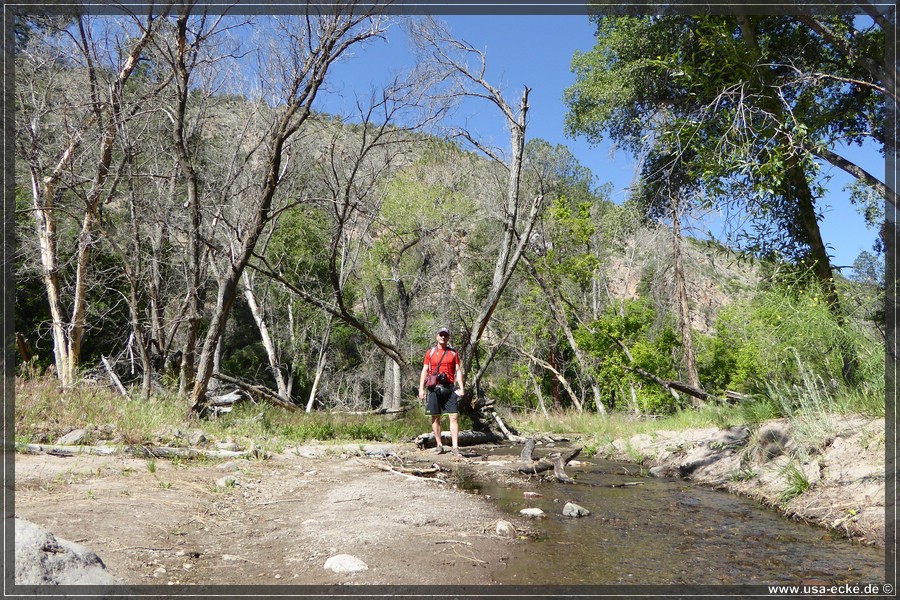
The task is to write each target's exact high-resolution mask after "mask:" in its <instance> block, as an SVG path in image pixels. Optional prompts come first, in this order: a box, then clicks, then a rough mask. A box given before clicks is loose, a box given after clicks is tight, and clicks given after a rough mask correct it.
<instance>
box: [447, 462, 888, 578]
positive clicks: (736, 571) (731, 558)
mask: <svg viewBox="0 0 900 600" xmlns="http://www.w3.org/2000/svg"><path fill="white" fill-rule="evenodd" d="M504 450H505V452H504ZM498 452H503V453H504V454H507V455H508V454H509V449H500V450H498ZM585 462H587V463H588V464H586V465H585V466H581V467H573V466H569V467H567V469H566V471H567V472H568V473H569V474H570V475H572V476H575V477H576V483H575V484H573V485H566V484H562V483H557V482H555V481H547V482H545V483H542V484H540V485H538V486H528V487H503V486H501V485H498V484H497V483H495V482H479V481H474V480H469V481H465V482H464V483H463V487H464V488H467V489H469V490H470V491H472V492H474V493H478V494H482V495H487V496H490V497H491V498H492V500H493V501H494V502H495V503H496V504H497V505H498V506H499V507H500V508H502V509H503V510H505V511H508V512H509V515H510V517H511V519H510V520H512V521H514V522H515V523H516V524H519V525H523V524H524V525H527V526H528V527H529V528H530V529H531V530H532V532H533V534H534V537H533V539H531V540H530V541H529V542H528V543H527V544H526V545H523V546H522V547H521V549H520V550H519V551H516V552H514V553H512V554H511V555H510V557H509V560H508V561H507V564H506V567H505V568H503V569H501V570H499V571H498V572H497V573H496V574H495V579H496V580H497V581H498V582H500V583H503V584H521V585H607V584H617V585H621V584H642V585H643V584H656V585H752V584H757V585H758V584H802V583H810V582H811V583H812V584H813V585H822V584H827V585H839V584H844V583H851V584H867V583H874V584H880V583H883V580H884V551H883V550H881V549H879V548H874V547H868V546H861V545H859V544H855V543H852V542H849V541H847V540H844V539H840V538H834V537H833V536H832V535H831V534H829V533H828V532H826V531H824V530H823V529H820V528H817V527H813V526H809V525H805V524H803V523H798V522H795V521H790V520H788V519H786V518H784V517H782V516H780V515H779V514H777V513H776V512H774V511H773V510H771V509H768V508H765V507H764V506H762V505H761V504H759V503H758V502H756V501H753V500H750V499H747V498H741V497H738V496H733V495H731V494H728V493H725V492H719V491H715V490H712V489H709V488H704V487H702V486H699V485H696V484H693V483H690V482H686V481H683V480H677V479H659V478H654V477H642V476H640V467H639V466H636V465H629V464H621V463H615V462H609V461H603V460H598V459H589V460H588V461H585ZM625 484H631V485H625ZM614 486H615V487H614ZM526 490H527V491H536V492H538V493H540V494H542V497H540V498H526V497H524V491H526ZM566 502H574V503H576V504H578V505H580V506H583V507H584V508H587V509H588V510H590V511H591V514H590V515H588V516H586V517H580V518H571V517H564V516H563V515H562V510H563V506H565V503H566ZM523 508H540V509H542V510H543V511H544V512H545V513H546V516H545V517H542V518H539V519H534V520H526V519H527V517H524V516H523V515H520V514H519V511H520V510H521V509H523Z"/></svg>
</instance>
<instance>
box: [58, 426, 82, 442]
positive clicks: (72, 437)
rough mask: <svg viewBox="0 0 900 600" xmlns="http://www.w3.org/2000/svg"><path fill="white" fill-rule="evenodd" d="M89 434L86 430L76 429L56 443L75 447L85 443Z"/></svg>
mask: <svg viewBox="0 0 900 600" xmlns="http://www.w3.org/2000/svg"><path fill="white" fill-rule="evenodd" d="M87 434H88V432H87V430H86V429H76V430H75V431H70V432H69V433H67V434H66V435H64V436H62V437H61V438H59V440H58V441H57V442H56V443H57V444H59V445H60V446H74V445H77V444H80V443H81V442H83V441H84V440H85V438H87Z"/></svg>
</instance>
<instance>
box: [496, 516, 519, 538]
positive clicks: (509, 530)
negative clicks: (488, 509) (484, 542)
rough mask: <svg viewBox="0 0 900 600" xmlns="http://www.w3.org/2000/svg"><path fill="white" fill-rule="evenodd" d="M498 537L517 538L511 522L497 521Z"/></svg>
mask: <svg viewBox="0 0 900 600" xmlns="http://www.w3.org/2000/svg"><path fill="white" fill-rule="evenodd" d="M497 535H499V536H500V537H505V538H515V537H516V528H515V527H514V526H513V524H512V523H510V522H509V521H504V520H502V519H501V520H500V521H497Z"/></svg>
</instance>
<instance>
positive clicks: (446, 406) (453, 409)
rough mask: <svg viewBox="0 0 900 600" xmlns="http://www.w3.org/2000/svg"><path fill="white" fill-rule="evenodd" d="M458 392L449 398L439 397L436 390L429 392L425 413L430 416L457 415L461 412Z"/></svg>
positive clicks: (426, 397)
mask: <svg viewBox="0 0 900 600" xmlns="http://www.w3.org/2000/svg"><path fill="white" fill-rule="evenodd" d="M458 398H459V397H458V396H457V395H456V390H453V391H452V392H450V395H449V396H438V395H437V393H436V392H435V391H434V390H428V395H427V396H425V413H426V414H429V415H455V414H457V413H458V412H459V405H458V403H457V400H458Z"/></svg>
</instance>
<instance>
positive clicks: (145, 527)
mask: <svg viewBox="0 0 900 600" xmlns="http://www.w3.org/2000/svg"><path fill="white" fill-rule="evenodd" d="M359 448H360V447H359V446H358V445H357V446H352V447H348V448H343V449H342V448H338V447H325V446H323V447H300V448H297V449H293V450H291V451H289V452H286V453H284V454H281V455H278V456H275V457H272V458H271V459H268V460H238V461H232V462H215V461H209V462H201V463H193V464H190V465H179V464H177V463H173V462H172V461H168V460H158V461H155V463H154V462H150V461H147V460H143V459H135V458H126V457H97V456H79V457H73V458H62V457H56V456H49V455H23V454H17V455H16V462H15V469H16V471H15V473H16V496H15V510H16V514H17V516H20V517H23V518H25V519H28V520H30V521H32V522H34V523H37V524H39V525H42V526H44V527H46V528H47V529H49V530H50V531H51V532H53V533H54V534H55V535H57V536H59V537H62V538H64V539H68V540H71V541H74V542H77V543H80V544H83V545H85V546H87V547H89V548H91V549H92V550H94V551H95V552H96V553H97V554H98V555H99V556H100V557H101V558H102V559H103V561H104V562H105V563H106V565H107V567H108V569H109V571H110V572H111V573H112V574H113V575H115V576H116V577H119V578H121V579H123V580H124V581H126V582H127V583H128V584H138V585H141V584H143V585H148V584H155V585H160V584H162V585H165V584H188V585H198V584H215V585H227V584H247V585H252V584H278V583H282V584H288V585H292V584H293V585H313V584H340V583H353V584H397V585H403V584H488V583H493V582H494V579H493V576H492V574H493V573H495V572H496V571H498V570H499V569H502V568H503V565H504V561H505V560H506V559H507V557H508V556H509V555H510V553H511V552H512V551H514V548H513V546H514V545H515V544H516V543H517V542H516V541H515V540H509V539H503V538H500V537H498V536H497V535H495V533H494V528H495V523H496V521H497V520H498V519H500V518H502V515H501V514H500V512H499V511H498V510H497V509H495V508H494V507H492V506H491V505H490V504H489V503H488V501H486V500H485V499H483V498H480V497H478V496H475V495H472V494H467V493H465V492H462V491H460V490H458V489H456V487H455V486H454V485H452V483H439V482H436V481H429V480H423V479H419V478H411V477H408V476H403V475H399V474H397V473H394V472H386V471H383V470H379V469H377V468H375V466H374V463H377V462H379V460H382V461H383V459H379V458H377V457H374V458H373V457H366V456H365V455H362V456H360V454H361V452H360V450H359ZM367 449H368V450H370V451H371V450H372V449H373V448H371V447H367ZM380 449H381V450H387V451H395V452H398V453H401V454H402V455H403V456H404V458H405V459H406V460H407V461H420V463H421V464H423V465H424V464H428V463H430V462H432V459H433V458H435V457H433V456H432V455H429V454H428V453H426V452H419V451H416V450H408V449H407V450H404V451H403V452H400V451H399V450H397V449H396V448H389V447H386V446H381V447H380ZM440 459H441V461H442V462H449V461H452V460H459V459H454V458H451V457H445V456H442V457H440ZM223 477H233V478H234V480H235V483H234V485H233V486H231V485H227V482H222V481H220V480H222V478H223ZM217 481H220V482H221V483H226V486H225V487H220V486H217V485H216V482H217ZM338 554H349V555H352V556H355V557H357V558H359V559H360V560H362V561H363V562H364V563H365V564H366V565H367V566H368V570H365V571H359V572H353V573H336V572H333V571H332V570H328V569H325V568H324V565H325V562H326V560H327V559H328V558H329V557H332V556H334V555H338Z"/></svg>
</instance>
